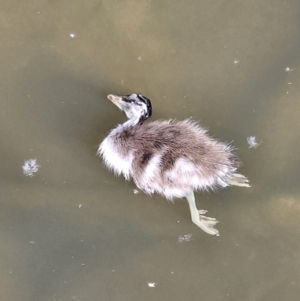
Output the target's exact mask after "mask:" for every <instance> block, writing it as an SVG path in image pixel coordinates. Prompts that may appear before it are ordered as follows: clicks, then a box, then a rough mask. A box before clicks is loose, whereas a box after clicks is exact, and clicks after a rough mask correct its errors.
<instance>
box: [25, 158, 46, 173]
mask: <svg viewBox="0 0 300 301" xmlns="http://www.w3.org/2000/svg"><path fill="white" fill-rule="evenodd" d="M40 167H41V166H40V165H39V164H37V162H36V159H29V160H27V161H25V162H24V165H23V166H22V168H23V173H24V175H25V176H27V177H32V176H33V174H34V173H35V172H37V171H38V170H39V168H40Z"/></svg>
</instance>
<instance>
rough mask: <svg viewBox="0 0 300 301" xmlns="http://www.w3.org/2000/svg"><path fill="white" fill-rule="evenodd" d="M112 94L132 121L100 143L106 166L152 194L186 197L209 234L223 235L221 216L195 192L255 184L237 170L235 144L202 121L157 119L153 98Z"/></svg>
mask: <svg viewBox="0 0 300 301" xmlns="http://www.w3.org/2000/svg"><path fill="white" fill-rule="evenodd" d="M107 98H108V99H109V100H110V101H112V102H113V103H114V104H115V105H116V106H117V107H118V108H119V109H120V110H122V111H124V112H125V114H126V116H127V117H128V121H127V122H125V123H124V124H122V125H119V126H117V127H116V128H115V129H113V130H112V131H111V132H110V133H109V135H108V136H107V137H106V138H105V139H104V141H103V142H102V143H101V144H100V146H99V149H98V154H99V155H101V156H102V158H103V161H104V163H105V165H106V166H107V167H108V168H109V169H111V170H112V171H114V172H115V174H117V175H121V174H123V175H124V177H125V179H127V180H129V179H131V178H132V179H133V181H134V182H135V184H136V185H137V187H138V188H140V189H141V190H142V191H143V192H145V193H146V194H153V193H158V194H161V195H163V196H165V197H166V198H167V199H169V200H172V199H173V198H182V197H186V199H187V201H188V204H189V207H190V212H191V219H192V221H193V223H194V224H195V225H197V226H198V227H199V228H201V229H202V230H203V231H205V232H206V233H208V234H211V235H219V231H218V230H217V229H215V228H214V226H215V225H216V224H217V223H218V221H217V220H216V219H215V218H211V217H207V216H205V214H206V212H207V211H206V210H198V208H197V206H196V201H195V196H194V191H195V190H208V189H214V188H215V187H218V186H222V187H226V186H228V185H236V186H244V187H250V185H249V184H248V180H247V178H246V177H245V176H243V175H240V174H236V173H235V171H236V169H237V168H238V167H239V165H240V163H239V161H238V160H237V159H236V157H235V156H234V155H233V153H232V148H231V147H230V146H229V145H228V144H226V143H222V142H220V141H218V140H216V139H212V138H211V137H210V136H209V135H208V134H207V132H206V130H204V129H203V128H201V127H200V126H199V125H198V123H196V122H195V121H192V120H191V119H186V120H183V121H174V120H169V121H154V122H150V123H147V124H144V121H145V120H147V119H148V118H149V117H150V116H151V114H152V105H151V102H150V99H148V98H147V97H145V96H143V95H141V94H136V93H133V94H131V95H125V96H117V95H113V94H110V95H108V96H107Z"/></svg>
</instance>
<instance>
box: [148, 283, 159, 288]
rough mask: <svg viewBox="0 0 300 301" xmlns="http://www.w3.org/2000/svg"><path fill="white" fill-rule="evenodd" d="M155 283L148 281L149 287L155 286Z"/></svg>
mask: <svg viewBox="0 0 300 301" xmlns="http://www.w3.org/2000/svg"><path fill="white" fill-rule="evenodd" d="M156 285H157V283H155V282H148V286H149V287H156Z"/></svg>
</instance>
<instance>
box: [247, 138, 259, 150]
mask: <svg viewBox="0 0 300 301" xmlns="http://www.w3.org/2000/svg"><path fill="white" fill-rule="evenodd" d="M247 142H248V144H249V148H257V147H258V146H259V145H260V143H257V142H256V138H255V136H250V137H248V138H247Z"/></svg>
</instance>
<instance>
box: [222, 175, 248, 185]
mask: <svg viewBox="0 0 300 301" xmlns="http://www.w3.org/2000/svg"><path fill="white" fill-rule="evenodd" d="M227 183H228V184H229V185H235V186H242V187H251V186H250V185H249V184H248V183H249V181H248V179H247V178H246V177H245V176H243V175H240V174H238V173H233V174H232V175H231V177H230V178H228V180H227Z"/></svg>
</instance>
